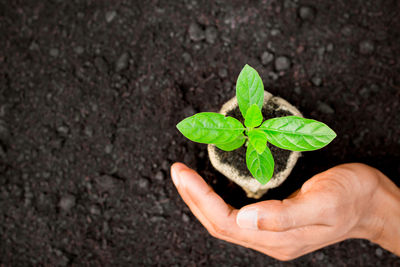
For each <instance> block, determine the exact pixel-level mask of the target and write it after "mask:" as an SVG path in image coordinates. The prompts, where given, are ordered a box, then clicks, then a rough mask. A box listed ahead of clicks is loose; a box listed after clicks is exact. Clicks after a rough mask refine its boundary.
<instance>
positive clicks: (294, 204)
mask: <svg viewBox="0 0 400 267" xmlns="http://www.w3.org/2000/svg"><path fill="white" fill-rule="evenodd" d="M171 176H172V179H173V181H174V183H175V186H176V187H177V189H178V192H179V194H180V195H181V197H182V198H183V200H184V201H185V203H186V204H187V205H188V206H189V208H190V210H191V211H192V212H193V214H194V215H195V216H196V217H197V218H198V219H199V221H200V222H201V223H202V224H203V226H204V227H205V228H206V229H207V230H208V232H209V233H210V234H211V235H212V236H214V237H216V238H219V239H222V240H225V241H228V242H231V243H235V244H239V245H242V246H244V247H248V248H252V249H255V250H257V251H260V252H262V253H265V254H267V255H269V256H272V257H274V258H277V259H279V260H291V259H294V258H297V257H299V256H301V255H304V254H306V253H309V252H311V251H314V250H317V249H319V248H322V247H325V246H328V245H330V244H333V243H336V242H339V241H342V240H345V239H348V238H365V239H369V240H371V241H372V242H376V243H378V244H380V245H382V246H383V247H385V248H387V249H388V250H391V251H392V252H394V253H397V254H400V244H399V242H398V240H400V239H399V238H400V229H399V227H398V225H400V224H399V222H400V192H399V191H400V190H399V189H398V188H397V187H396V186H395V185H394V184H393V183H392V182H391V181H390V180H389V179H388V178H387V177H386V176H384V175H383V174H382V173H381V172H379V171H378V170H376V169H374V168H371V167H369V166H367V165H364V164H357V163H352V164H344V165H340V166H337V167H334V168H332V169H329V170H327V171H325V172H323V173H320V174H317V175H315V176H314V177H312V178H311V179H310V180H308V181H307V182H305V183H304V184H303V186H302V187H301V189H299V190H298V191H296V192H295V193H294V194H292V195H291V196H290V197H289V198H288V199H285V200H283V201H279V200H268V201H261V202H258V203H255V204H251V205H248V206H245V207H243V208H241V209H240V210H237V209H234V208H233V207H231V206H230V205H228V204H226V203H225V202H224V201H223V200H222V198H221V197H219V196H218V195H217V194H216V193H215V192H214V191H213V190H212V188H211V187H210V186H209V185H207V183H206V182H205V181H204V180H203V179H202V178H201V177H200V176H199V175H198V174H197V173H196V172H195V171H194V170H191V169H189V168H188V167H186V166H185V165H184V164H182V163H175V164H174V165H173V166H172V167H171ZM387 214H390V217H389V216H387ZM396 225H397V226H396ZM388 231H389V232H388Z"/></svg>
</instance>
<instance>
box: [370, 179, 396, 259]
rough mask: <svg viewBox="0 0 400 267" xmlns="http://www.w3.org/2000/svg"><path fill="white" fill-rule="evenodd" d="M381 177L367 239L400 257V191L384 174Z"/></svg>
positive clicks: (373, 204) (375, 195)
mask: <svg viewBox="0 0 400 267" xmlns="http://www.w3.org/2000/svg"><path fill="white" fill-rule="evenodd" d="M379 175H380V180H379V186H378V187H377V190H376V192H375V194H374V200H373V203H371V205H372V207H373V210H374V212H372V215H373V216H374V218H373V220H372V221H373V223H372V224H371V229H370V233H369V236H368V237H367V239H369V240H370V241H371V242H373V243H376V244H378V245H380V246H381V247H383V248H385V249H387V250H389V251H391V252H393V253H394V254H397V255H399V256H400V189H399V188H398V187H397V186H396V185H395V184H394V183H393V182H392V181H391V180H390V179H389V178H388V177H386V176H385V175H384V174H382V173H379Z"/></svg>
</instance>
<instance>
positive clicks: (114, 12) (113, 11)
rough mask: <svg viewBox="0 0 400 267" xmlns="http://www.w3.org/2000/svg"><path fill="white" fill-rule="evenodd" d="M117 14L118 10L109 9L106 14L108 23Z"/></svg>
mask: <svg viewBox="0 0 400 267" xmlns="http://www.w3.org/2000/svg"><path fill="white" fill-rule="evenodd" d="M116 16H117V12H116V11H115V10H112V11H108V12H107V13H106V16H105V18H106V21H107V23H110V22H111V21H113V20H114V18H115V17H116Z"/></svg>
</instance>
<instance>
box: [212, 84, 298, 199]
mask: <svg viewBox="0 0 400 267" xmlns="http://www.w3.org/2000/svg"><path fill="white" fill-rule="evenodd" d="M219 113H221V114H223V115H226V116H231V117H234V118H236V119H238V120H239V121H241V122H242V123H243V122H244V119H243V116H242V114H241V113H240V110H239V106H238V103H237V99H236V96H235V97H234V98H232V99H231V100H229V101H228V102H226V103H225V104H224V105H223V106H222V108H221V110H220V111H219ZM262 114H263V117H264V120H267V119H271V118H275V117H283V116H291V115H294V116H299V117H302V114H301V113H300V111H299V110H298V109H297V108H295V107H294V106H292V105H291V104H289V103H288V102H287V101H286V100H284V99H283V98H280V97H277V96H273V95H272V94H270V93H269V92H267V91H264V104H263V108H262ZM268 147H269V148H270V150H271V152H272V155H273V156H274V160H275V169H274V176H273V177H272V178H271V180H270V181H269V182H268V183H267V184H265V185H262V184H260V183H259V182H258V181H257V180H256V179H254V178H253V177H252V176H251V174H250V171H249V170H248V169H247V166H246V147H245V146H242V147H241V148H239V149H236V150H233V151H229V152H227V151H223V150H220V149H218V148H217V147H216V146H215V145H208V156H209V158H210V161H211V164H212V165H213V166H214V168H215V169H217V170H218V171H219V172H220V173H222V174H223V175H225V176H226V177H227V178H228V179H230V180H231V181H233V182H235V183H236V184H238V185H239V186H240V187H242V188H243V190H244V191H245V192H246V194H247V197H249V198H255V199H258V198H260V197H261V196H263V195H264V194H265V193H266V192H267V191H268V189H270V188H275V187H277V186H279V185H280V184H282V183H283V181H285V180H286V178H287V177H288V176H289V174H290V172H291V171H292V169H293V167H294V165H295V164H296V162H297V159H298V158H299V156H300V152H293V151H289V150H284V149H280V148H277V147H275V146H273V145H271V144H269V143H268Z"/></svg>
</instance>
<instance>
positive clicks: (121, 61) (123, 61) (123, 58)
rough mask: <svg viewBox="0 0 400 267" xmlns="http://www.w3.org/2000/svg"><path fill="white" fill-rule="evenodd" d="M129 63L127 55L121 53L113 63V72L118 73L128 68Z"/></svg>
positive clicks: (126, 53)
mask: <svg viewBox="0 0 400 267" xmlns="http://www.w3.org/2000/svg"><path fill="white" fill-rule="evenodd" d="M128 63H129V53H128V52H124V53H122V54H121V55H120V56H119V58H118V59H117V61H116V62H115V71H116V72H120V71H122V70H124V69H126V68H127V67H128Z"/></svg>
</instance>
